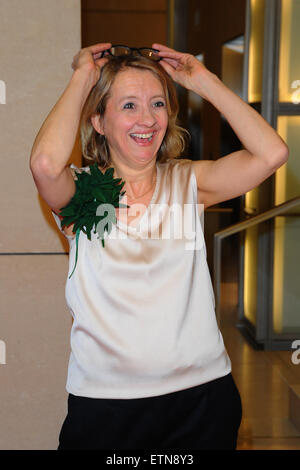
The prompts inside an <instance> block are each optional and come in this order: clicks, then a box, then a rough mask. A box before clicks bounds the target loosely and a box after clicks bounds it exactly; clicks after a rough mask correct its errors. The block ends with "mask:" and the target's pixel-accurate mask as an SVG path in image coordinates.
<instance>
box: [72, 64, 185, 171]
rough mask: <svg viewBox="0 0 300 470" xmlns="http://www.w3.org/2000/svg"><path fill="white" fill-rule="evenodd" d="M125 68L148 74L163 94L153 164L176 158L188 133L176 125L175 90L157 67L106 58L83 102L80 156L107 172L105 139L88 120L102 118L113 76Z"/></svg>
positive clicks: (166, 76) (108, 161)
mask: <svg viewBox="0 0 300 470" xmlns="http://www.w3.org/2000/svg"><path fill="white" fill-rule="evenodd" d="M129 67H133V68H136V69H139V70H146V71H149V72H152V73H153V74H154V75H155V76H156V78H157V79H158V80H159V81H160V83H161V85H162V87H163V90H164V93H165V97H166V104H167V112H168V118H169V119H168V127H167V131H166V134H165V137H164V139H163V142H162V144H161V146H160V149H159V151H158V153H157V160H159V161H161V162H165V161H166V160H168V159H170V158H175V157H178V156H179V155H180V154H181V153H182V152H183V150H184V148H185V144H186V139H187V136H188V135H189V133H188V131H186V130H185V129H183V128H182V127H180V126H179V125H178V124H177V116H178V101H177V96H176V90H175V86H174V84H173V81H172V79H171V78H170V77H169V75H168V74H167V72H166V71H165V70H164V69H163V67H161V66H160V65H159V63H156V62H153V61H151V60H149V59H146V58H144V57H137V56H130V57H113V58H110V59H109V60H108V61H107V63H106V64H105V65H104V66H103V68H102V70H101V76H100V79H99V80H98V82H97V83H96V85H95V86H94V88H93V89H92V91H91V93H90V94H89V96H88V98H87V100H86V103H85V105H84V108H83V112H82V116H81V126H80V134H81V143H82V152H83V156H84V157H85V158H86V159H88V160H93V161H94V162H96V163H98V164H99V165H100V167H102V168H107V167H108V166H109V165H110V163H111V162H110V155H109V148H108V144H107V142H106V139H105V136H103V135H101V134H99V133H98V132H97V131H96V130H95V129H94V127H93V125H92V122H91V117H92V116H93V115H95V114H100V115H102V116H103V115H104V113H105V109H106V105H107V101H108V99H109V97H110V90H111V87H112V85H113V83H114V80H115V78H116V75H117V74H118V73H120V72H122V71H124V70H126V68H129Z"/></svg>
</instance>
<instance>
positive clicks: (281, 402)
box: [220, 282, 300, 450]
mask: <svg viewBox="0 0 300 470" xmlns="http://www.w3.org/2000/svg"><path fill="white" fill-rule="evenodd" d="M221 302H222V315H221V321H220V327H221V331H222V334H223V338H224V342H225V345H226V348H227V351H228V353H229V355H230V358H231V361H232V373H233V377H234V379H235V381H236V384H237V386H238V388H239V391H240V394H241V399H242V404H243V419H242V423H241V427H240V433H239V440H238V449H239V450H244V449H245V450H249V449H253V450H256V449H264V450H271V449H272V450H273V449H274V450H275V449H278V450H300V430H298V429H297V428H296V427H295V426H294V424H293V423H292V421H291V420H290V417H289V391H290V386H295V387H297V386H298V387H299V384H300V364H299V365H294V364H293V363H292V361H291V355H292V352H289V351H257V350H254V349H253V348H252V347H251V346H250V345H249V344H248V342H247V341H246V340H245V339H244V337H243V336H242V334H241V333H240V332H239V330H238V329H237V328H236V327H235V323H236V321H237V313H236V306H237V283H236V282H226V283H222V290H221ZM297 384H298V385H297Z"/></svg>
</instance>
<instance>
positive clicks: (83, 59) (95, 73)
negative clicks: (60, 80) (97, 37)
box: [72, 42, 111, 85]
mask: <svg viewBox="0 0 300 470" xmlns="http://www.w3.org/2000/svg"><path fill="white" fill-rule="evenodd" d="M110 47H111V43H110V42H105V43H99V44H94V45H93V46H89V47H85V48H83V49H81V50H80V51H79V52H78V53H77V54H76V55H75V56H74V58H73V62H72V69H73V70H74V71H75V70H78V69H82V70H86V71H88V72H89V73H90V74H91V76H92V82H93V85H96V83H97V81H98V80H99V78H100V73H101V68H102V67H103V65H104V64H105V63H106V62H107V60H108V59H107V58H106V57H103V58H102V59H100V58H99V57H100V56H101V54H102V52H103V51H105V50H106V49H109V48H110Z"/></svg>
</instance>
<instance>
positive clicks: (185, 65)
mask: <svg viewBox="0 0 300 470" xmlns="http://www.w3.org/2000/svg"><path fill="white" fill-rule="evenodd" d="M153 47H154V48H156V49H159V50H160V56H161V57H162V58H163V60H162V61H161V62H160V63H161V65H162V66H163V67H164V69H165V70H166V71H167V72H168V73H169V75H170V76H171V77H172V78H173V80H174V81H176V82H177V83H179V84H180V85H182V86H183V87H185V88H187V89H189V90H192V91H193V92H195V93H197V94H198V95H200V96H202V97H203V98H204V99H206V100H208V101H209V102H210V103H212V104H213V105H214V106H215V108H217V109H218V110H219V111H220V113H222V114H223V115H224V117H225V118H226V119H227V121H228V123H229V124H230V126H231V127H232V129H233V130H234V132H235V133H236V135H237V137H238V138H239V140H240V141H241V143H242V145H243V147H244V149H243V150H239V151H237V152H233V153H231V154H229V155H226V156H225V157H222V158H219V159H218V160H215V161H211V160H200V161H195V162H193V166H194V170H195V174H196V178H197V185H198V195H199V202H201V203H203V204H204V207H205V208H206V207H208V206H211V205H214V204H217V203H218V202H222V201H226V200H228V199H232V198H234V197H237V196H240V195H241V194H245V193H246V192H248V191H250V190H251V189H253V188H255V187H256V186H258V185H259V184H260V183H261V182H262V181H264V180H265V179H266V178H268V177H269V176H270V175H272V174H273V173H274V172H275V171H276V170H277V169H278V168H279V167H280V166H281V165H283V164H284V163H285V162H286V161H287V159H288V147H287V145H286V144H285V142H284V141H283V140H282V139H281V137H280V136H279V135H278V134H277V132H276V131H275V130H274V129H273V128H272V127H271V126H270V125H269V124H268V123H267V122H266V120H265V119H264V118H263V117H262V116H261V115H260V114H259V113H257V112H256V111H255V110H254V109H253V108H252V107H251V106H249V105H248V104H247V103H246V102H245V101H243V100H242V99H241V98H240V97H239V96H238V95H236V94H235V93H234V92H233V91H231V90H230V89H229V88H227V87H226V86H225V85H224V84H223V83H222V81H221V80H220V79H219V78H218V77H217V76H216V75H214V74H213V73H211V72H210V71H209V70H208V69H207V68H206V67H205V66H204V65H203V64H202V63H201V62H200V61H198V60H197V59H196V58H195V57H194V56H192V55H190V54H182V53H179V52H176V51H174V50H172V49H169V48H167V47H165V46H163V45H161V44H153Z"/></svg>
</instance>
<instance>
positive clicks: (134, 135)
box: [131, 132, 153, 139]
mask: <svg viewBox="0 0 300 470" xmlns="http://www.w3.org/2000/svg"><path fill="white" fill-rule="evenodd" d="M131 135H132V136H133V137H138V138H139V139H150V138H151V137H152V136H153V132H151V133H150V134H131Z"/></svg>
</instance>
